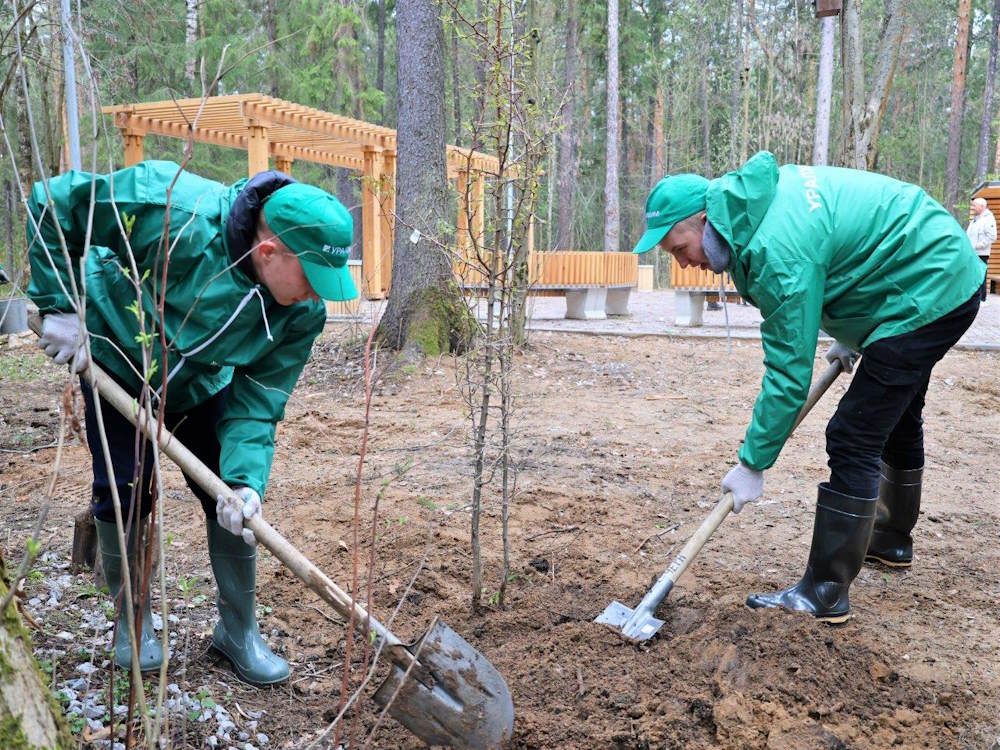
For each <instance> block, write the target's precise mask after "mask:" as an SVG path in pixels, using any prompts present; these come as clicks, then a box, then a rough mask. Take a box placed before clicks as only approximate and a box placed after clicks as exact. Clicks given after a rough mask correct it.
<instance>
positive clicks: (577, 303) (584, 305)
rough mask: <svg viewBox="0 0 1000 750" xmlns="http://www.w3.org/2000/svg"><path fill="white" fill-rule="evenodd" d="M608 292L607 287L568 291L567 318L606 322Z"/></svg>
mask: <svg viewBox="0 0 1000 750" xmlns="http://www.w3.org/2000/svg"><path fill="white" fill-rule="evenodd" d="M607 299H608V290H607V288H605V287H590V288H588V289H567V290H566V317H567V318H572V319H573V320H604V319H605V318H607V317H608V316H607V315H606V314H605V312H604V307H605V305H606V304H607Z"/></svg>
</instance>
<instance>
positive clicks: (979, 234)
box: [965, 198, 997, 302]
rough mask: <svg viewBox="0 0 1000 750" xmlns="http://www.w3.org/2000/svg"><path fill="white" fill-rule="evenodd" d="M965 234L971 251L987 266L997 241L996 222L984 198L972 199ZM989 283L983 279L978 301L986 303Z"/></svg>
mask: <svg viewBox="0 0 1000 750" xmlns="http://www.w3.org/2000/svg"><path fill="white" fill-rule="evenodd" d="M965 233H966V234H967V235H968V236H969V242H971V243H972V249H973V250H975V251H976V255H978V256H979V260H981V261H982V262H983V263H985V264H986V265H987V266H988V265H989V263H990V248H992V247H993V243H994V242H996V241H997V220H996V217H995V216H993V212H992V211H990V209H989V208H987V206H986V199H985V198H973V199H972V221H970V222H969V226H968V228H967V229H966V230H965ZM988 284H989V281H988V280H987V279H986V277H985V276H984V277H983V286H982V288H981V289H980V290H979V301H980V302H985V301H986V290H987V286H988Z"/></svg>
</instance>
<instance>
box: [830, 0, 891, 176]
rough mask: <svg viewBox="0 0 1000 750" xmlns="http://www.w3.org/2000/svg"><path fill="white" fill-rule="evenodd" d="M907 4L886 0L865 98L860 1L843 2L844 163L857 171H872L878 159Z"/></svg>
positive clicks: (848, 0)
mask: <svg viewBox="0 0 1000 750" xmlns="http://www.w3.org/2000/svg"><path fill="white" fill-rule="evenodd" d="M905 8H906V0H887V2H886V10H885V17H884V19H883V24H882V33H881V35H880V37H879V43H878V47H877V49H878V57H877V62H876V68H875V83H874V85H873V86H872V90H871V92H870V94H869V95H868V96H867V97H866V96H865V81H864V67H863V66H864V56H863V54H862V41H861V11H860V0H846V2H845V3H844V10H843V13H842V19H841V30H840V32H841V58H842V61H843V65H842V67H843V71H844V96H843V104H844V117H843V122H844V136H845V137H844V150H845V154H844V161H845V163H847V164H848V165H850V166H853V167H855V168H856V169H871V168H872V167H873V166H874V163H875V159H876V156H877V146H878V136H879V132H880V130H881V127H882V116H883V114H884V113H885V106H886V102H888V100H889V93H890V91H891V90H892V78H893V74H894V73H895V71H896V64H897V63H898V61H899V52H900V48H901V47H902V43H903V34H904V32H905V27H904V23H903V19H904V11H905Z"/></svg>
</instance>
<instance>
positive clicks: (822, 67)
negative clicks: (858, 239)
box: [812, 0, 1000, 166]
mask: <svg viewBox="0 0 1000 750" xmlns="http://www.w3.org/2000/svg"><path fill="white" fill-rule="evenodd" d="M997 1H998V2H1000V0H997ZM822 25H823V27H822V40H821V42H820V50H819V74H818V76H817V81H816V131H815V138H814V139H813V158H812V163H813V164H815V165H817V166H822V165H824V164H827V163H828V158H829V150H830V102H831V101H832V99H833V35H834V20H833V17H832V16H827V17H826V18H824V19H823V21H822Z"/></svg>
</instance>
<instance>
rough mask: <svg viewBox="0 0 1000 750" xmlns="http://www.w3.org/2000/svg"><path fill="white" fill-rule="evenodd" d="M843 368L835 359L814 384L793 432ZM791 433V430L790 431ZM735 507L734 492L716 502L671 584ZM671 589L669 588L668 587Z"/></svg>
mask: <svg viewBox="0 0 1000 750" xmlns="http://www.w3.org/2000/svg"><path fill="white" fill-rule="evenodd" d="M842 370H843V368H842V367H841V364H840V361H839V360H838V361H834V362H833V363H832V364H831V365H830V366H829V367H827V368H826V370H825V371H824V372H823V374H822V375H820V376H819V379H818V380H817V381H816V382H815V383H813V384H812V387H811V388H810V389H809V395H808V396H806V401H805V403H804V404H803V405H802V409H801V410H800V411H799V416H798V417H797V418H796V419H795V424H794V425H792V432H794V431H795V428H796V427H798V426H799V425H800V424H802V420H803V419H805V418H806V415H807V414H808V413H809V412H810V411H811V410H812V408H813V406H815V405H816V402H817V401H819V400H820V398H821V397H822V396H823V394H824V393H826V391H827V389H828V388H829V387H830V385H831V383H833V381H834V380H836V379H837V376H838V375H840V373H841V372H842ZM789 434H791V432H790V433H789ZM732 509H733V494H732V493H731V492H727V493H726V494H725V495H723V497H722V499H721V500H719V502H718V503H716V505H715V507H714V508H713V509H712V512H711V513H709V514H708V517H707V518H706V519H705V520H704V521H702V523H701V526H699V527H698V530H697V531H696V532H695V533H694V536H692V537H691V539H690V540H689V541H688V543H687V544H685V545H684V549H682V550H681V551H680V552H679V553H678V555H677V557H675V558H674V560H673V562H672V563H670V567H669V568H667V572H666V573H665V574H664V576H663V577H664V578H667V579H669V580H670V585H673V583H674V582H676V581H677V579H678V578H680V577H681V575H683V573H684V571H685V570H687V567H688V565H689V564H690V562H691V561H692V560H693V559H694V558H695V557H696V556H697V554H698V553H699V552H700V551H701V548H702V547H704V546H705V542H707V541H708V538H709V537H710V536H712V534H714V533H715V530H716V529H717V528H719V525H720V524H721V523H722V522H723V520H725V518H726V516H728V515H729V512H730V511H731V510H732ZM668 590H669V589H668Z"/></svg>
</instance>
